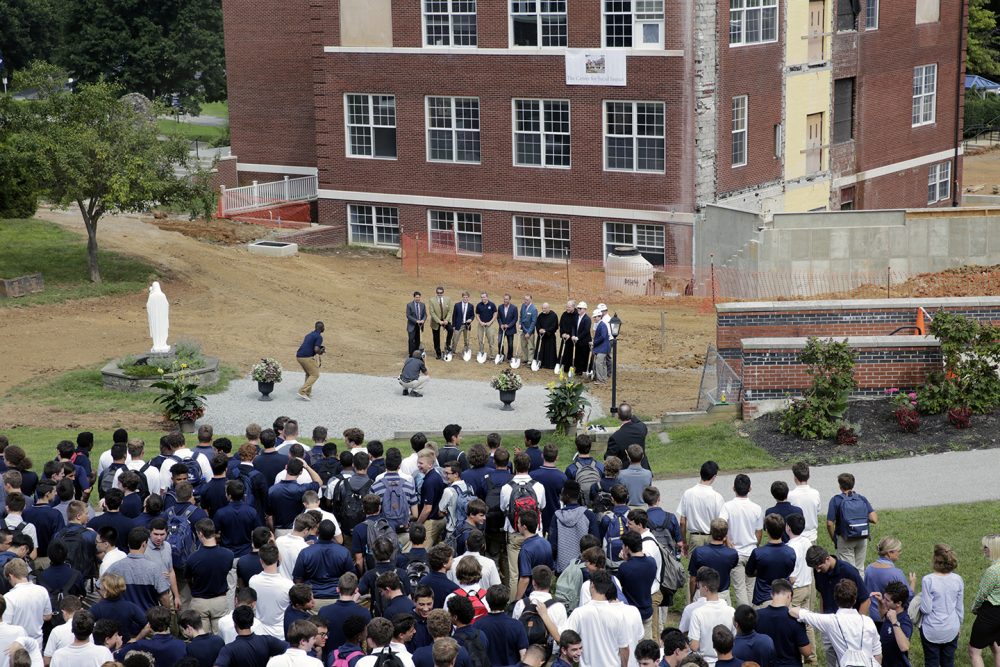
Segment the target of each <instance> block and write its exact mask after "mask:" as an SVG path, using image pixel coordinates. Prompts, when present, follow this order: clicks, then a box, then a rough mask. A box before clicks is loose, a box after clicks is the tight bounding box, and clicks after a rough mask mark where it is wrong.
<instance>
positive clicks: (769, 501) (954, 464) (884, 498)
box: [656, 446, 1000, 512]
mask: <svg viewBox="0 0 1000 667" xmlns="http://www.w3.org/2000/svg"><path fill="white" fill-rule="evenodd" d="M668 447H669V446H668ZM668 451H669V448H668ZM709 456H710V454H709V453H706V459H707V458H709ZM998 464H1000V450H997V449H980V450H974V451H967V452H947V453H945V454H928V455H926V456H914V457H911V458H905V459H888V460H885V461H865V462H862V463H844V464H838V465H830V466H815V467H813V468H812V470H811V476H810V480H809V482H810V486H812V487H813V488H815V489H817V490H818V491H819V493H820V497H821V498H822V501H823V511H824V512H825V511H826V503H827V502H828V501H829V500H830V498H831V497H832V496H834V495H835V494H837V493H839V489H838V488H837V475H839V474H840V473H842V472H849V473H852V474H853V475H854V477H855V479H856V480H857V481H856V486H855V488H856V489H857V491H858V493H860V494H862V495H864V496H865V497H866V498H868V500H869V501H870V502H871V504H872V506H873V507H874V508H875V510H876V511H879V510H887V509H904V508H910V507H923V506H926V505H947V504H952V503H972V502H977V501H981V500H998V499H1000V489H998V486H997V481H996V470H997V465H998ZM747 474H748V475H749V476H750V482H751V484H752V489H753V490H752V491H751V492H750V498H751V499H752V500H754V501H755V502H756V503H758V504H759V505H761V506H762V507H764V508H765V509H766V508H767V507H770V506H772V505H773V504H774V502H773V501H774V499H773V498H772V497H771V483H772V482H775V481H777V480H782V481H785V482H787V483H788V486H789V488H791V487H792V486H794V483H795V481H794V478H793V477H792V471H791V466H789V467H788V469H786V470H777V471H757V472H752V471H751V472H748V473H747ZM735 476H736V474H725V475H723V474H720V475H719V478H718V479H717V480H716V481H715V489H716V491H718V492H719V493H721V494H722V496H723V497H724V498H726V499H727V500H728V499H730V498H732V497H733V479H734V478H735ZM697 482H698V478H697V477H691V478H685V479H669V480H659V481H657V482H656V486H657V487H659V489H660V493H661V494H662V496H663V498H664V499H665V502H664V503H663V504H664V507H665V508H667V509H669V510H671V511H673V510H675V509H676V508H677V503H678V502H679V501H680V497H681V494H682V493H683V492H684V490H685V489H687V488H689V487H690V486H692V485H694V484H696V483H697Z"/></svg>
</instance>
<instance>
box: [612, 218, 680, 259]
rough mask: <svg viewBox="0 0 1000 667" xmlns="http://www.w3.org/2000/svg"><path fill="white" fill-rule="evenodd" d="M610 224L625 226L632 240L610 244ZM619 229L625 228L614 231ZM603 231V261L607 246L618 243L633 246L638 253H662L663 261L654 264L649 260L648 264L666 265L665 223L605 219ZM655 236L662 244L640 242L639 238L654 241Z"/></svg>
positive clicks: (617, 231) (617, 244)
mask: <svg viewBox="0 0 1000 667" xmlns="http://www.w3.org/2000/svg"><path fill="white" fill-rule="evenodd" d="M611 225H617V226H619V227H622V228H626V229H627V231H628V235H629V236H630V237H631V239H632V240H631V241H623V242H621V243H614V244H612V243H611V242H610V241H609V239H608V236H609V234H610V233H611V232H612V227H611ZM621 231H625V229H622V230H615V233H616V234H618V233H621ZM603 233H604V235H603V241H604V246H603V248H604V261H605V263H607V259H608V253H609V248H614V247H616V246H619V245H627V246H630V247H633V248H635V249H636V250H638V251H639V252H640V253H643V252H648V253H650V254H653V253H658V254H661V255H663V263H662V264H655V263H653V262H650V264H653V266H667V228H666V225H653V224H646V223H642V222H616V221H613V220H605V222H604V230H603ZM650 236H652V239H651V238H650ZM656 236H660V237H661V241H662V245H650V244H648V243H641V244H640V241H641V240H645V241H649V240H653V241H655V240H657V239H656ZM644 256H645V255H644ZM646 261H649V260H648V258H647V260H646Z"/></svg>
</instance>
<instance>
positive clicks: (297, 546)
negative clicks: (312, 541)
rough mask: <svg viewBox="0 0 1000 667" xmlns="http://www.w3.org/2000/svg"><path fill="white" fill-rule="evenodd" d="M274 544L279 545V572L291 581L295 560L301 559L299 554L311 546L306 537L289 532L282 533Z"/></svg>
mask: <svg viewBox="0 0 1000 667" xmlns="http://www.w3.org/2000/svg"><path fill="white" fill-rule="evenodd" d="M274 546H276V547H278V556H279V558H280V560H279V561H278V573H279V574H281V576H283V577H285V578H286V579H288V580H289V581H291V580H292V570H294V569H295V561H297V560H298V559H299V554H300V553H302V551H303V550H304V549H305V548H306V547H308V546H309V543H308V542H306V541H305V539H304V538H302V537H299V536H298V535H293V534H292V533H288V534H287V535H282V536H281V537H279V538H278V539H276V540H275V541H274Z"/></svg>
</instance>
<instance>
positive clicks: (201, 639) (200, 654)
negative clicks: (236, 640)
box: [177, 609, 226, 667]
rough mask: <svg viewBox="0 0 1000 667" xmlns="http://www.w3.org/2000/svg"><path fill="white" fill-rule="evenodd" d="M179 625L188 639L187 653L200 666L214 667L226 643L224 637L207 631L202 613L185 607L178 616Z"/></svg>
mask: <svg viewBox="0 0 1000 667" xmlns="http://www.w3.org/2000/svg"><path fill="white" fill-rule="evenodd" d="M177 627H178V628H180V631H181V634H182V635H184V637H185V639H187V640H188V644H187V654H188V656H189V657H191V658H194V659H195V660H197V661H198V667H212V666H213V665H215V659H216V658H218V657H219V651H221V650H222V647H223V646H225V645H226V642H225V641H223V639H222V637H220V636H218V635H213V634H209V633H207V632H205V628H204V627H203V625H202V621H201V614H199V613H198V612H196V611H195V610H193V609H185V610H184V611H182V612H181V613H180V615H178V616H177Z"/></svg>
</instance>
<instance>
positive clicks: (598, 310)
mask: <svg viewBox="0 0 1000 667" xmlns="http://www.w3.org/2000/svg"><path fill="white" fill-rule="evenodd" d="M600 316H601V309H600V308H595V309H594V317H600Z"/></svg>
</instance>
